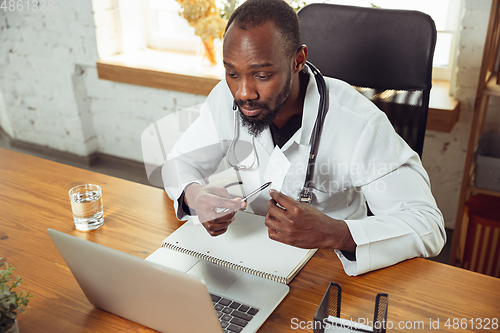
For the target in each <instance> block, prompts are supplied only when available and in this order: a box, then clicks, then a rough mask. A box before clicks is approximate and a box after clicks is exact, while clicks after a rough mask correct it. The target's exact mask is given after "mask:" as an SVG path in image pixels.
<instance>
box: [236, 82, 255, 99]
mask: <svg viewBox="0 0 500 333" xmlns="http://www.w3.org/2000/svg"><path fill="white" fill-rule="evenodd" d="M234 97H235V99H236V100H238V99H239V100H242V101H247V100H253V99H257V98H258V97H259V94H258V93H257V89H256V87H255V85H254V83H253V82H252V80H249V79H241V80H240V82H238V90H237V91H236V95H235V96H234Z"/></svg>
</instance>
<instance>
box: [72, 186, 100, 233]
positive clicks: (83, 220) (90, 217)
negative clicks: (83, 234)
mask: <svg viewBox="0 0 500 333" xmlns="http://www.w3.org/2000/svg"><path fill="white" fill-rule="evenodd" d="M69 198H70V201H71V210H72V211H73V221H74V222H75V227H76V230H80V231H89V230H94V229H97V228H99V227H100V226H101V225H102V224H103V223H104V216H103V209H102V190H101V187H100V186H98V185H93V184H85V185H78V186H75V187H73V188H72V189H71V190H69Z"/></svg>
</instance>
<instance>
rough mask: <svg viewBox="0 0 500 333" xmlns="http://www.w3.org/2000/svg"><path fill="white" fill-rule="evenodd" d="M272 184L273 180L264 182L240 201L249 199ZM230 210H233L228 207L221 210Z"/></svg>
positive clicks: (224, 211)
mask: <svg viewBox="0 0 500 333" xmlns="http://www.w3.org/2000/svg"><path fill="white" fill-rule="evenodd" d="M271 184H272V182H267V183H265V184H262V185H261V186H260V187H259V188H257V189H255V190H253V191H252V192H250V194H248V195H247V196H246V197H244V198H243V199H241V200H240V201H241V202H246V201H247V200H248V199H250V198H251V197H253V196H254V195H256V194H257V193H259V192H261V191H262V190H264V189H265V188H266V187H268V186H269V185H271ZM230 210H231V209H230V208H226V209H224V210H223V211H221V213H226V212H229V211H230Z"/></svg>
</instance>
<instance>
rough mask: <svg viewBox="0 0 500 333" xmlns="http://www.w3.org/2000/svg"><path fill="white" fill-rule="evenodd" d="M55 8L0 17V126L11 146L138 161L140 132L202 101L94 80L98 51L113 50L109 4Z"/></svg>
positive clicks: (74, 3) (98, 0) (63, 3)
mask: <svg viewBox="0 0 500 333" xmlns="http://www.w3.org/2000/svg"><path fill="white" fill-rule="evenodd" d="M54 3H55V4H54V10H53V11H51V12H48V11H46V12H43V13H42V12H33V11H32V12H28V11H27V10H26V9H25V10H24V11H12V12H9V11H7V12H4V11H2V10H0V126H1V127H2V128H3V129H4V130H5V131H6V132H7V133H8V134H9V135H10V136H12V137H13V138H14V139H16V140H21V141H24V142H29V143H34V144H39V145H42V146H46V147H49V148H53V149H57V150H61V151H66V152H71V153H74V154H77V155H80V156H88V155H90V154H92V153H94V152H101V153H105V154H109V155H114V156H118V157H123V158H128V159H132V160H136V161H141V160H142V154H141V146H140V135H141V133H142V131H143V130H144V129H145V128H146V127H147V126H148V125H150V124H151V123H152V122H153V121H155V120H158V119H160V118H162V117H164V116H165V115H167V114H169V113H171V112H174V111H177V110H179V109H181V108H184V107H187V106H190V105H193V104H199V103H201V102H202V101H203V100H204V97H203V96H198V95H192V94H185V93H178V92H172V91H166V90H160V89H152V88H145V87H139V86H132V85H126V84H120V83H114V82H109V81H103V80H98V78H97V72H96V68H95V62H96V61H97V60H98V58H99V56H98V50H99V55H101V56H106V55H110V54H114V53H116V50H117V48H119V45H117V43H116V34H115V29H114V26H112V25H110V24H109V21H110V20H113V19H114V17H113V15H114V14H113V10H112V9H113V1H111V0H107V1H101V0H94V1H93V3H92V1H90V0H83V1H57V0H56V1H54ZM93 5H94V8H93V7H92V6H93ZM94 11H95V15H94V13H93V12H94ZM94 17H95V21H94ZM94 22H95V23H94ZM96 26H97V27H96ZM96 31H97V33H98V34H99V45H97V41H96ZM2 97H3V98H2Z"/></svg>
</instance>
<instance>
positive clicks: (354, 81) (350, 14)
mask: <svg viewBox="0 0 500 333" xmlns="http://www.w3.org/2000/svg"><path fill="white" fill-rule="evenodd" d="M298 16H299V20H300V26H301V34H302V41H303V43H304V44H306V45H307V47H308V49H309V55H308V60H309V61H311V62H312V63H313V64H314V65H315V66H316V67H317V68H318V69H319V70H320V71H321V72H322V74H323V75H325V76H329V77H333V78H337V79H341V80H343V81H345V82H347V83H349V84H351V85H353V86H354V87H356V89H358V91H359V92H360V93H362V94H363V95H365V96H366V97H368V98H369V99H370V100H372V102H374V103H375V104H376V105H377V106H378V107H379V108H380V109H381V110H382V111H384V112H385V113H386V114H387V116H388V118H389V120H390V121H391V123H392V125H393V126H394V128H395V129H396V131H397V132H398V133H399V135H400V136H401V137H402V138H403V139H404V140H405V141H406V142H407V143H408V145H409V146H410V147H411V148H413V150H415V151H416V152H417V153H418V154H419V156H420V157H421V156H422V149H423V145H424V137H425V128H426V123H427V113H428V108H429V94H430V89H431V86H432V83H431V78H432V59H433V55H434V47H435V44H436V27H435V25H434V21H433V20H432V19H431V18H430V16H428V15H426V14H424V13H421V12H418V11H409V10H389V9H380V8H364V7H353V6H341V5H334V4H325V3H323V4H311V5H308V6H305V7H304V8H302V9H301V10H300V11H299V13H298Z"/></svg>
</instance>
